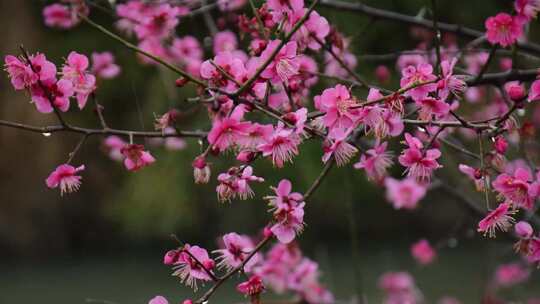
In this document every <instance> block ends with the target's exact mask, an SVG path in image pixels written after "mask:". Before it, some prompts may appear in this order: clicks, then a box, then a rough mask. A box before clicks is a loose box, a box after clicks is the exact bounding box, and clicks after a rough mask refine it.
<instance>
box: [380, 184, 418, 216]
mask: <svg viewBox="0 0 540 304" xmlns="http://www.w3.org/2000/svg"><path fill="white" fill-rule="evenodd" d="M384 185H385V187H386V199H387V200H388V201H389V202H391V203H392V205H393V206H394V209H398V210H399V209H414V208H416V205H417V204H418V202H419V201H420V200H421V199H422V198H423V197H424V196H425V195H426V191H427V189H426V187H425V186H423V185H420V184H418V183H417V182H416V181H415V180H414V179H411V178H407V179H404V180H402V181H399V180H396V179H393V178H391V177H387V178H386V179H385V180H384Z"/></svg>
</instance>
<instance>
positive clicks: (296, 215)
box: [270, 202, 305, 244]
mask: <svg viewBox="0 0 540 304" xmlns="http://www.w3.org/2000/svg"><path fill="white" fill-rule="evenodd" d="M304 206H305V203H303V202H302V203H300V204H298V205H283V206H281V207H279V208H277V209H276V210H274V213H273V215H274V219H275V221H276V223H275V224H274V225H272V227H270V230H271V231H272V233H273V234H274V235H275V236H276V238H277V239H278V241H280V242H281V243H284V244H288V243H290V242H292V241H293V240H294V238H295V237H296V235H297V234H298V233H300V232H301V231H302V230H303V229H304Z"/></svg>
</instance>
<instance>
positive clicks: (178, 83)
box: [174, 77, 189, 88]
mask: <svg viewBox="0 0 540 304" xmlns="http://www.w3.org/2000/svg"><path fill="white" fill-rule="evenodd" d="M188 82H189V79H187V78H185V77H180V78H178V79H176V81H175V82H174V83H175V85H176V86H177V87H179V88H181V87H183V86H185V85H186V83H188Z"/></svg>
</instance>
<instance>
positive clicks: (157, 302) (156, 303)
mask: <svg viewBox="0 0 540 304" xmlns="http://www.w3.org/2000/svg"><path fill="white" fill-rule="evenodd" d="M148 304H169V301H167V299H166V298H165V297H163V296H155V297H153V298H152V299H150V301H148Z"/></svg>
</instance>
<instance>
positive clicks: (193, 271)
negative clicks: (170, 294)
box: [173, 244, 215, 290]
mask: <svg viewBox="0 0 540 304" xmlns="http://www.w3.org/2000/svg"><path fill="white" fill-rule="evenodd" d="M214 265H215V262H214V260H212V259H211V258H210V257H209V255H208V252H207V251H206V249H204V248H201V247H199V246H190V245H189V244H186V245H185V246H184V248H183V249H182V250H181V251H180V253H179V256H178V260H177V261H176V263H174V266H173V269H174V273H173V276H177V277H179V278H180V281H181V282H182V283H185V284H186V285H187V286H189V287H191V288H193V289H194V290H197V281H198V280H201V281H210V280H212V277H210V275H209V274H208V272H211V271H212V269H213V268H214ZM203 267H204V268H203Z"/></svg>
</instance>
